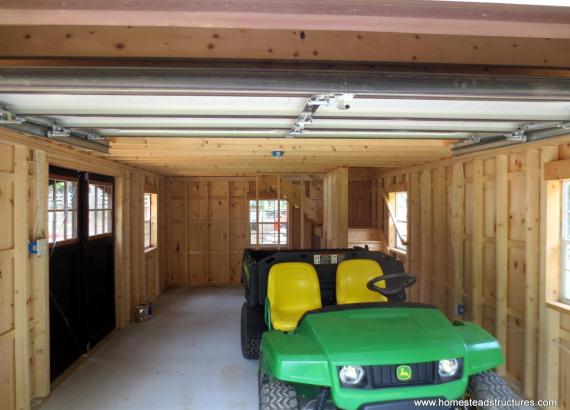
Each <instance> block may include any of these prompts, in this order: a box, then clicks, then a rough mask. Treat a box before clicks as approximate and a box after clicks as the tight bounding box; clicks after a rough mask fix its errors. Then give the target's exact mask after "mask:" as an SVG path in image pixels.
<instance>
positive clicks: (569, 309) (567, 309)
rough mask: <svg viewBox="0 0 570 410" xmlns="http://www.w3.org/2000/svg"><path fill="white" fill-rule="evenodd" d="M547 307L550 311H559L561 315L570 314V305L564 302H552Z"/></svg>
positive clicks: (547, 303)
mask: <svg viewBox="0 0 570 410" xmlns="http://www.w3.org/2000/svg"><path fill="white" fill-rule="evenodd" d="M546 306H548V307H549V308H550V309H554V310H557V311H558V312H560V313H565V314H570V305H569V304H567V303H563V302H557V301H550V302H546Z"/></svg>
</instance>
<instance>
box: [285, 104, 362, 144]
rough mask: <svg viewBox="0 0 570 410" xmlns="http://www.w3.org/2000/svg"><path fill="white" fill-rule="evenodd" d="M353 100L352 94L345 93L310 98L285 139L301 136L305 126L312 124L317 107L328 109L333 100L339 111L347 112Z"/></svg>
mask: <svg viewBox="0 0 570 410" xmlns="http://www.w3.org/2000/svg"><path fill="white" fill-rule="evenodd" d="M353 98H354V94H347V93H335V94H318V95H313V96H311V97H310V98H309V99H308V100H307V103H306V104H305V108H303V111H301V113H300V114H299V116H298V117H297V119H296V120H295V125H293V128H291V130H290V131H289V132H288V133H287V137H289V138H292V137H298V136H299V135H301V134H302V133H303V130H304V129H305V126H306V125H308V124H312V123H313V115H314V114H315V113H316V112H317V110H318V109H319V107H328V106H329V105H330V103H331V100H335V101H336V106H337V108H338V109H339V110H348V109H350V102H351V101H352V99H353Z"/></svg>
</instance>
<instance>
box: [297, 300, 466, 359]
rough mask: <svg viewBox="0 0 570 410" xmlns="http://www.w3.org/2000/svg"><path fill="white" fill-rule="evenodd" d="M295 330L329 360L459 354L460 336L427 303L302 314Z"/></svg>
mask: <svg viewBox="0 0 570 410" xmlns="http://www.w3.org/2000/svg"><path fill="white" fill-rule="evenodd" d="M298 333H299V334H303V335H305V336H307V337H308V338H310V339H311V340H312V341H313V342H314V343H315V345H316V346H318V347H319V350H321V352H322V353H323V354H324V355H325V356H326V357H327V359H328V361H329V362H331V363H335V364H362V365H365V364H375V365H381V364H394V363H416V362H427V361H434V360H439V359H442V358H457V357H464V356H465V353H466V348H465V344H464V342H463V339H462V338H461V336H460V335H459V334H458V332H457V331H456V330H455V327H454V326H453V325H452V324H451V323H450V322H449V321H448V320H447V318H446V317H445V316H444V315H443V314H442V313H441V312H440V311H439V310H437V309H435V308H431V307H391V306H389V305H386V307H372V308H358V309H346V308H344V309H343V308H341V309H338V310H336V311H335V310H332V311H329V312H323V313H313V314H309V315H307V316H306V317H305V319H304V320H303V322H302V323H301V326H300V327H299V329H298Z"/></svg>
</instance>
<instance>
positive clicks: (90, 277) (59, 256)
mask: <svg viewBox="0 0 570 410" xmlns="http://www.w3.org/2000/svg"><path fill="white" fill-rule="evenodd" d="M113 182H114V181H113V178H111V177H107V176H103V175H95V174H88V173H85V172H78V171H71V170H66V169H61V168H55V167H51V168H50V181H49V198H48V201H49V203H50V205H49V207H48V209H49V218H48V223H49V225H50V227H49V229H48V231H49V241H50V266H49V268H50V342H51V352H50V355H51V380H52V381H53V380H54V379H55V378H57V377H58V376H59V375H60V374H61V373H62V372H63V371H65V370H66V369H67V368H68V367H69V366H70V365H71V364H73V362H75V360H77V359H78V358H79V356H80V355H82V354H84V353H86V352H88V351H89V350H90V349H91V348H92V347H93V346H94V345H95V344H97V343H98V342H99V341H100V340H101V339H103V338H104V337H105V336H106V335H107V334H109V332H111V331H112V330H113V329H114V328H115V285H114V276H115V272H114V248H113V243H114V237H113V187H114V184H113Z"/></svg>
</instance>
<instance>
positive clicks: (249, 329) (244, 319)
mask: <svg viewBox="0 0 570 410" xmlns="http://www.w3.org/2000/svg"><path fill="white" fill-rule="evenodd" d="M264 331H265V323H264V322H263V316H262V311H261V309H255V308H250V307H249V306H248V305H247V302H244V304H243V306H242V307H241V353H242V355H243V357H245V358H246V359H259V346H260V344H261V335H262V334H263V332H264Z"/></svg>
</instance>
